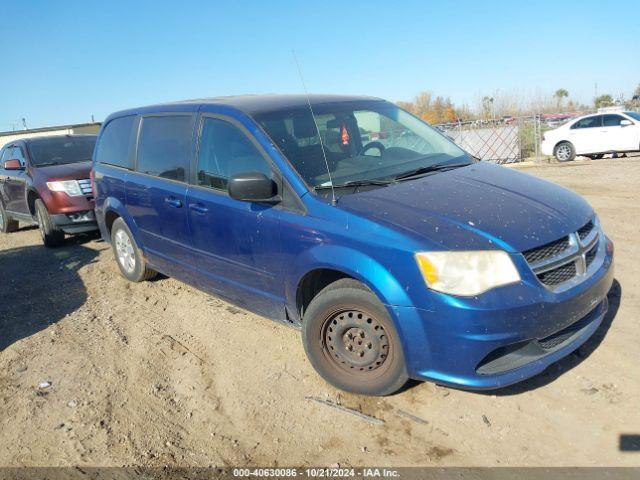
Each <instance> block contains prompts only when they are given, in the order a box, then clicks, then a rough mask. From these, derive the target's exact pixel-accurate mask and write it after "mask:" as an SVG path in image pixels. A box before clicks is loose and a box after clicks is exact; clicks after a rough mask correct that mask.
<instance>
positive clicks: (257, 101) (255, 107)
mask: <svg viewBox="0 0 640 480" xmlns="http://www.w3.org/2000/svg"><path fill="white" fill-rule="evenodd" d="M307 98H308V100H307ZM307 101H309V102H311V105H320V104H324V103H334V102H358V101H378V102H382V101H384V100H383V99H381V98H377V97H369V96H364V95H326V94H310V95H309V96H308V97H307V96H306V95H304V94H265V95H236V96H229V97H211V98H196V99H192V100H181V101H178V102H171V103H164V104H157V105H149V106H147V107H139V108H132V109H128V110H125V111H122V112H118V113H117V114H114V116H120V115H122V114H123V113H125V112H126V113H127V114H135V113H144V112H157V111H160V110H162V109H163V108H168V109H171V110H175V108H176V106H180V105H184V106H187V105H188V106H189V107H191V108H193V107H195V106H199V105H224V106H227V107H231V108H236V109H237V110H240V111H242V112H244V113H247V114H249V115H255V114H258V113H264V112H271V111H277V110H282V109H286V108H296V107H306V106H307Z"/></svg>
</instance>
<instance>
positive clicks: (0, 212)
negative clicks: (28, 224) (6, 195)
mask: <svg viewBox="0 0 640 480" xmlns="http://www.w3.org/2000/svg"><path fill="white" fill-rule="evenodd" d="M18 226H19V225H18V221H17V220H14V219H13V218H11V217H10V216H9V214H8V213H7V211H6V210H5V209H4V205H3V204H2V202H0V232H2V233H11V232H15V231H16V230H18Z"/></svg>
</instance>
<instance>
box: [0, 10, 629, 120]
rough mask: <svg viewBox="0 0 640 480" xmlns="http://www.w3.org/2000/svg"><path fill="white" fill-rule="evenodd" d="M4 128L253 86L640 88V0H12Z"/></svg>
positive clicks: (578, 92)
mask: <svg viewBox="0 0 640 480" xmlns="http://www.w3.org/2000/svg"><path fill="white" fill-rule="evenodd" d="M0 12H2V18H3V22H2V24H3V26H2V28H1V29H0V53H1V56H0V58H2V59H3V67H4V69H5V71H4V72H3V74H2V75H0V131H5V130H12V129H13V128H19V124H20V125H21V119H22V118H25V120H26V123H27V125H28V127H29V128H36V127H42V126H50V125H60V124H71V123H84V122H88V121H90V120H91V117H92V115H93V116H94V118H95V120H96V121H100V120H103V119H104V118H105V117H106V116H107V115H108V114H110V113H112V112H114V111H117V110H121V109H124V108H129V107H135V106H142V105H147V104H153V103H159V102H165V101H175V100H182V99H188V98H201V97H211V96H218V95H235V94H243V93H292V92H293V93H298V92H301V91H302V85H301V82H300V78H299V76H298V72H297V69H296V66H295V62H294V60H293V56H292V51H295V52H296V55H297V57H298V59H299V61H300V64H301V67H302V71H303V75H304V79H305V82H306V85H307V88H308V90H309V91H310V92H314V93H345V94H365V95H374V96H379V97H383V98H386V99H388V100H391V101H398V100H410V99H411V98H412V97H413V96H414V95H415V94H417V93H419V92H420V91H424V90H429V91H431V92H433V94H434V95H442V96H449V97H451V99H452V101H453V102H454V103H456V104H463V103H467V104H468V105H470V106H472V107H473V106H474V105H475V104H476V103H477V102H478V99H479V98H481V96H482V95H493V94H495V93H496V92H507V93H511V94H516V95H519V96H535V95H547V94H548V95H551V94H552V93H553V92H554V91H555V90H556V89H558V88H565V89H567V90H568V91H569V93H570V98H573V99H574V100H577V101H579V102H582V103H587V104H589V103H591V102H592V99H593V97H594V91H595V86H596V84H597V91H598V93H599V94H602V93H610V94H612V95H613V96H614V97H616V96H617V95H619V94H621V93H622V94H624V95H625V97H626V98H629V97H630V96H631V94H632V92H633V90H634V88H635V87H636V86H637V85H638V84H639V83H640V33H639V32H638V18H640V1H639V0H616V1H615V2H612V1H610V2H602V1H591V0H580V1H559V0H553V1H552V0H549V1H547V0H539V1H535V0H510V1H508V0H505V1H497V0H483V1H480V0H469V1H467V0H459V1H446V0H438V1H430V0H422V1H419V0H416V1H414V0H407V1H390V0H386V1H378V0H367V1H359V0H349V1H346V0H340V1H333V0H316V1H313V0H300V1H284V0H282V1H279V0H264V1H257V0H256V1H250V0H247V1H239V0H238V1H222V0H218V1H213V0H209V1H192V0H173V1H164V0H155V1H137V0H129V1H119V0H109V1H100V2H98V1H91V0H86V1H63V0H61V1H57V2H51V1H45V0H40V1H38V0H20V1H14V0H0Z"/></svg>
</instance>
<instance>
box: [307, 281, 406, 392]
mask: <svg viewBox="0 0 640 480" xmlns="http://www.w3.org/2000/svg"><path fill="white" fill-rule="evenodd" d="M302 342H303V344H304V348H305V352H306V353H307V357H308V358H309V361H310V362H311V364H312V365H313V367H314V368H315V369H316V371H317V372H318V373H319V374H320V376H322V378H324V379H325V380H326V381H327V382H329V383H330V384H332V385H333V386H335V387H337V388H339V389H341V390H345V391H348V392H354V393H360V394H364V395H390V394H392V393H394V392H396V391H398V390H399V389H400V388H402V386H403V385H404V384H405V383H406V382H407V380H408V378H409V376H408V374H407V370H406V366H405V361H404V353H403V350H402V344H401V343H400V338H399V336H398V334H397V332H396V329H395V327H394V325H393V321H392V320H391V317H390V316H389V313H388V312H387V310H386V308H385V307H384V305H382V303H381V302H380V300H378V297H376V295H375V294H374V293H373V292H371V290H369V289H368V288H367V287H366V286H364V285H363V284H362V283H360V282H358V281H356V280H353V279H348V278H346V279H342V280H338V281H336V282H334V283H332V284H331V285H329V286H327V287H325V288H324V289H323V290H322V291H321V292H320V293H318V295H316V296H315V297H314V299H313V300H312V301H311V303H310V304H309V306H308V307H307V310H306V312H305V313H304V318H303V327H302Z"/></svg>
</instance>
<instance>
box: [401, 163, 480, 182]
mask: <svg viewBox="0 0 640 480" xmlns="http://www.w3.org/2000/svg"><path fill="white" fill-rule="evenodd" d="M467 165H471V164H470V163H448V164H447V163H436V164H435V165H429V166H428V167H420V168H416V169H415V170H409V171H408V172H404V173H401V174H400V175H397V176H396V177H395V180H407V179H409V178H413V177H417V176H420V175H425V174H427V173H431V172H444V171H445V170H453V169H454V168H460V167H466V166H467Z"/></svg>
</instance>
